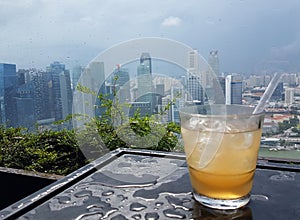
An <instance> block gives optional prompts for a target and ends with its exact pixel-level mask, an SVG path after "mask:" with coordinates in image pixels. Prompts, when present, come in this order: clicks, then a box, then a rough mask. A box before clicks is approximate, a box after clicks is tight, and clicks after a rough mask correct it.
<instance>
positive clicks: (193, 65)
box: [186, 50, 204, 104]
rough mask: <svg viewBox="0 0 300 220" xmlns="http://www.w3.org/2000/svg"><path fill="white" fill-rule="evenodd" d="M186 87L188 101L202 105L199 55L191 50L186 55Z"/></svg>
mask: <svg viewBox="0 0 300 220" xmlns="http://www.w3.org/2000/svg"><path fill="white" fill-rule="evenodd" d="M186 85H187V91H188V93H189V97H188V101H199V102H200V103H202V104H203V102H204V97H203V87H202V85H203V84H202V77H201V75H200V72H199V55H198V51H197V50H192V51H189V53H188V68H187V80H186Z"/></svg>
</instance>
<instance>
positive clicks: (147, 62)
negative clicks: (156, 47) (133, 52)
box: [140, 53, 152, 74]
mask: <svg viewBox="0 0 300 220" xmlns="http://www.w3.org/2000/svg"><path fill="white" fill-rule="evenodd" d="M142 63H143V64H145V66H147V67H148V68H149V72H150V74H152V62H151V57H150V54H149V53H142V55H141V57H140V64H142Z"/></svg>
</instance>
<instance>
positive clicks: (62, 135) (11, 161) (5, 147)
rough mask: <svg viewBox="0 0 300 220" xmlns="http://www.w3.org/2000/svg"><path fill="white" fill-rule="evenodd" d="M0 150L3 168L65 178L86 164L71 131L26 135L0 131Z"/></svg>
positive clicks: (0, 161)
mask: <svg viewBox="0 0 300 220" xmlns="http://www.w3.org/2000/svg"><path fill="white" fill-rule="evenodd" d="M0 146H1V147H0V166H3V167H11V168H16V169H25V170H31V171H37V172H45V173H54V174H59V175H66V174H68V173H70V172H72V171H74V170H76V169H78V168H80V167H81V166H83V165H84V164H86V159H85V157H84V156H83V154H82V153H81V151H80V149H79V147H78V145H77V143H76V142H75V133H74V131H69V130H62V131H50V130H46V131H43V132H38V133H29V132H27V130H26V129H23V128H4V127H0Z"/></svg>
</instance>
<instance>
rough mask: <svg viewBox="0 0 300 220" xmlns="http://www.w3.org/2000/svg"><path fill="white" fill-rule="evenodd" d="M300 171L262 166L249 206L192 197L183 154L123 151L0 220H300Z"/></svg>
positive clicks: (2, 213) (30, 199)
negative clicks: (213, 205) (210, 204)
mask: <svg viewBox="0 0 300 220" xmlns="http://www.w3.org/2000/svg"><path fill="white" fill-rule="evenodd" d="M299 172H300V168H299V166H292V165H285V166H284V165H281V166H278V165H272V164H270V163H266V162H263V161H262V162H259V163H258V168H257V171H256V173H255V178H254V186H253V190H252V196H251V201H250V203H249V204H248V205H247V206H246V207H244V208H241V209H238V210H234V211H216V210H212V209H209V208H205V207H203V206H201V205H199V204H198V203H197V202H196V201H195V200H194V199H193V197H192V194H191V185H190V181H189V176H188V170H187V167H186V162H185V157H184V155H183V154H177V153H163V152H154V151H142V150H125V149H119V150H116V151H113V152H111V153H109V154H107V155H105V156H104V157H102V158H99V159H98V160H96V161H95V162H93V163H91V164H89V165H87V166H85V167H83V168H82V169H79V170H78V171H76V172H74V173H72V174H70V175H69V176H66V177H65V178H63V179H61V180H59V181H57V182H55V183H53V184H51V185H50V186H48V187H46V188H44V189H42V190H40V191H38V192H36V193H34V194H32V195H31V196H29V197H27V198H25V199H23V200H21V201H19V202H17V203H15V204H13V205H12V206H10V207H7V208H6V209H3V210H2V211H0V219H55V220H60V219H76V220H85V219H114V220H123V219H146V220H155V219H207V220H208V219H235V220H237V219H255V220H257V219H272V220H273V219H284V220H286V219H300V173H299Z"/></svg>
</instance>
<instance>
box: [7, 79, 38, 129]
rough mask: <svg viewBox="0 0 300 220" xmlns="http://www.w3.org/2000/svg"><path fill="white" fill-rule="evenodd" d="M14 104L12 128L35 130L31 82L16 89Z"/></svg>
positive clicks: (32, 86)
mask: <svg viewBox="0 0 300 220" xmlns="http://www.w3.org/2000/svg"><path fill="white" fill-rule="evenodd" d="M13 100H14V102H15V108H16V109H15V119H16V120H15V121H14V123H13V126H14V127H18V126H21V127H26V128H28V129H29V130H34V129H35V122H36V118H35V108H34V83H33V81H31V82H28V83H26V84H23V85H20V86H18V88H17V92H16V96H15V97H13Z"/></svg>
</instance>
